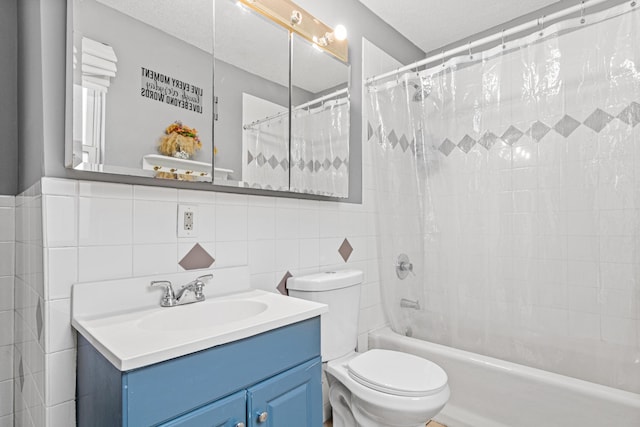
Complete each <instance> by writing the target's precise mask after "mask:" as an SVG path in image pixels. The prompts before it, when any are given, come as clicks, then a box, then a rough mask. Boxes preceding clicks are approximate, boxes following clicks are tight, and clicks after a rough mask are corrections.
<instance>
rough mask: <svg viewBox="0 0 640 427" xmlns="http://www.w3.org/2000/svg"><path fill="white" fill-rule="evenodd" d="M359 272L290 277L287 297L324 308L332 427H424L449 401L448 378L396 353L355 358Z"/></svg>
mask: <svg viewBox="0 0 640 427" xmlns="http://www.w3.org/2000/svg"><path fill="white" fill-rule="evenodd" d="M362 277H363V275H362V272H361V271H358V270H342V271H329V272H325V273H318V274H312V275H308V276H299V277H292V278H290V279H289V280H288V281H287V289H288V291H289V295H290V296H292V297H296V298H302V299H306V300H311V301H317V302H321V303H324V304H327V305H328V306H329V312H328V313H326V314H324V315H323V316H322V320H321V325H322V331H321V339H322V342H321V349H322V350H321V352H322V361H323V364H324V362H326V364H325V372H326V373H327V377H328V379H329V401H330V402H331V408H332V411H333V426H334V427H383V426H389V427H392V426H393V427H405V426H406V427H418V426H420V427H424V425H425V424H426V423H427V421H429V420H430V419H431V418H432V417H433V416H435V415H436V414H437V413H438V412H440V410H441V409H442V408H443V407H444V405H445V404H446V403H447V400H449V395H450V392H449V385H448V384H447V381H448V379H447V374H446V373H445V372H444V370H443V369H442V368H440V367H439V366H438V365H436V364H435V363H433V362H430V361H428V360H426V359H423V358H421V357H417V356H414V355H411V354H407V353H401V352H398V351H391V350H381V349H372V350H369V351H366V352H364V353H356V351H355V348H356V343H357V337H358V314H359V311H360V309H359V307H360V285H361V284H362Z"/></svg>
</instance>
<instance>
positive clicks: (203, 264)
mask: <svg viewBox="0 0 640 427" xmlns="http://www.w3.org/2000/svg"><path fill="white" fill-rule="evenodd" d="M215 261H216V260H215V258H214V257H212V256H211V255H209V252H207V251H206V250H205V248H203V247H202V246H200V243H196V244H195V245H194V246H193V247H192V248H191V250H189V252H187V254H186V255H185V256H184V257H183V258H182V259H181V260H180V262H179V263H178V264H179V265H180V267H182V268H184V269H185V270H198V269H200V268H209V267H211V265H212V264H213V263H214V262H215Z"/></svg>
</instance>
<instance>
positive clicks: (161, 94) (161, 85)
mask: <svg viewBox="0 0 640 427" xmlns="http://www.w3.org/2000/svg"><path fill="white" fill-rule="evenodd" d="M141 70H142V78H141V87H140V95H141V96H143V97H145V98H149V99H152V100H154V101H158V102H162V103H164V104H167V105H172V106H174V107H178V108H183V109H185V110H189V111H193V112H195V113H200V114H202V95H203V90H202V88H200V87H198V86H195V85H193V84H190V83H187V82H185V81H183V80H179V79H176V78H174V77H171V76H168V75H166V74H162V73H158V72H156V71H153V70H150V69H148V68H145V67H141Z"/></svg>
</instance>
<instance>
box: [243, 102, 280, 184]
mask: <svg viewBox="0 0 640 427" xmlns="http://www.w3.org/2000/svg"><path fill="white" fill-rule="evenodd" d="M242 140H243V143H242V144H243V147H244V153H243V162H242V181H244V184H245V185H246V186H248V187H251V188H262V189H267V190H285V191H286V190H288V189H289V144H288V141H289V118H288V115H286V114H282V115H278V116H277V117H273V118H267V119H265V120H263V121H260V122H258V123H252V124H249V125H246V126H245V127H244V128H243V131H242Z"/></svg>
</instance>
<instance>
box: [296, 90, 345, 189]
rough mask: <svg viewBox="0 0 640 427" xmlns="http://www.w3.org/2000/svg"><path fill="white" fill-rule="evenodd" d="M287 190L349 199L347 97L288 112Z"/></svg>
mask: <svg viewBox="0 0 640 427" xmlns="http://www.w3.org/2000/svg"><path fill="white" fill-rule="evenodd" d="M292 120H293V121H292V126H291V190H292V191H296V192H299V193H308V194H319V195H324V196H332V197H348V196H349V98H348V95H347V96H346V97H342V98H339V99H333V100H329V101H325V102H324V103H322V105H320V106H316V107H315V108H301V109H296V110H294V111H292Z"/></svg>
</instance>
